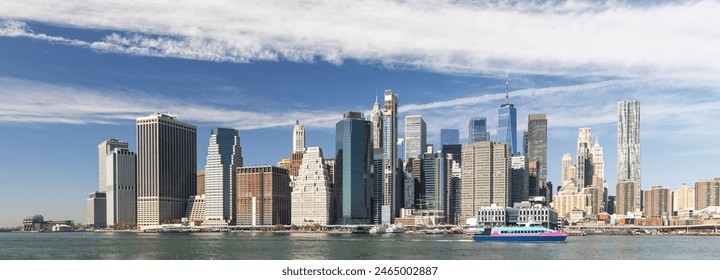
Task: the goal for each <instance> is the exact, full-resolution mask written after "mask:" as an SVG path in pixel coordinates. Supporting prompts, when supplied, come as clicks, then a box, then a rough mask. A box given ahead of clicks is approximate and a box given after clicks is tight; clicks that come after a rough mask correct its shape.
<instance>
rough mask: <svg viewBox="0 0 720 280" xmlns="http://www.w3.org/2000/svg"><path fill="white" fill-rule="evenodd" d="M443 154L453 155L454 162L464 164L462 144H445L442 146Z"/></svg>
mask: <svg viewBox="0 0 720 280" xmlns="http://www.w3.org/2000/svg"><path fill="white" fill-rule="evenodd" d="M442 153H443V154H447V155H452V160H454V161H457V162H458V163H461V162H462V145H460V144H445V145H442Z"/></svg>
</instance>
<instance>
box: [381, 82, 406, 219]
mask: <svg viewBox="0 0 720 280" xmlns="http://www.w3.org/2000/svg"><path fill="white" fill-rule="evenodd" d="M383 116H384V120H383V125H384V126H383V137H384V139H383V158H384V163H383V176H384V177H383V206H386V207H389V209H390V213H389V214H390V219H391V220H392V219H393V218H395V217H397V216H398V214H399V212H400V209H399V207H398V206H399V204H400V203H401V201H402V199H401V197H398V193H399V192H402V190H398V189H397V188H398V177H397V173H398V152H397V150H398V149H397V141H398V135H397V128H398V97H397V95H396V94H394V93H393V92H392V91H391V90H386V91H385V108H384V112H383ZM402 179H403V180H404V179H405V178H402Z"/></svg>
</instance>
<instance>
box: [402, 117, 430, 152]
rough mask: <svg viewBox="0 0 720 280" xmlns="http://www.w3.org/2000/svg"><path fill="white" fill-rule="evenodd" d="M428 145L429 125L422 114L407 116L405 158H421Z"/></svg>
mask: <svg viewBox="0 0 720 280" xmlns="http://www.w3.org/2000/svg"><path fill="white" fill-rule="evenodd" d="M426 145H427V125H426V124H425V120H423V118H422V116H420V115H415V116H406V117H405V160H408V159H410V158H420V155H422V154H424V153H425V146H426Z"/></svg>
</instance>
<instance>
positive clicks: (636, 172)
mask: <svg viewBox="0 0 720 280" xmlns="http://www.w3.org/2000/svg"><path fill="white" fill-rule="evenodd" d="M640 170H641V169H640V101H637V100H625V101H620V102H618V143H617V180H618V184H620V183H625V182H632V183H633V186H634V187H633V189H632V191H627V192H626V194H632V196H633V197H632V199H630V198H624V199H625V201H628V202H631V205H632V208H633V209H634V212H636V213H640V212H641V207H642V206H641V203H640V189H641V186H642V182H641V173H640ZM626 185H627V184H626ZM620 195H625V194H621V193H618V196H620ZM617 200H618V201H619V200H621V198H619V197H618V198H617ZM627 210H630V209H627Z"/></svg>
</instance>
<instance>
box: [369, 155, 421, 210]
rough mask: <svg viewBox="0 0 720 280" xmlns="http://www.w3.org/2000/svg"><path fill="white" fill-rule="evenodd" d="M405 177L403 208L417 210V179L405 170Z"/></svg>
mask: <svg viewBox="0 0 720 280" xmlns="http://www.w3.org/2000/svg"><path fill="white" fill-rule="evenodd" d="M405 166H408V165H405ZM403 177H405V182H404V183H403V208H405V209H415V178H413V176H412V173H411V172H408V171H407V170H403ZM373 206H374V205H373Z"/></svg>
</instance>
